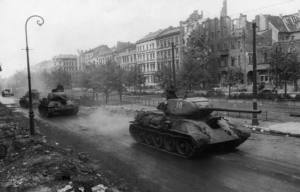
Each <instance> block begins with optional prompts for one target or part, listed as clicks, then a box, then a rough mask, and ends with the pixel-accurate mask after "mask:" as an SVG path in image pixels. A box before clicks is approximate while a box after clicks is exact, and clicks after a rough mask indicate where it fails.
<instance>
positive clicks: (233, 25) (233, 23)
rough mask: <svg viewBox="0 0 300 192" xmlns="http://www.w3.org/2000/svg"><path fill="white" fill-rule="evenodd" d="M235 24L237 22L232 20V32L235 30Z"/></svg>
mask: <svg viewBox="0 0 300 192" xmlns="http://www.w3.org/2000/svg"><path fill="white" fill-rule="evenodd" d="M236 23H237V20H233V22H232V30H236Z"/></svg>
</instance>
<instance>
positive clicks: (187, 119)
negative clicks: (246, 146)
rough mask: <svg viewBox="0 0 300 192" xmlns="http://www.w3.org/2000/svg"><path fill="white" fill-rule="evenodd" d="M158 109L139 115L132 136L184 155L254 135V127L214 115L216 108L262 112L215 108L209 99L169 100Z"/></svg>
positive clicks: (233, 144)
mask: <svg viewBox="0 0 300 192" xmlns="http://www.w3.org/2000/svg"><path fill="white" fill-rule="evenodd" d="M158 109H161V110H160V111H146V112H141V113H140V114H138V115H137V116H136V118H135V120H134V121H132V122H131V124H130V127H129V131H130V134H131V136H132V137H133V138H134V139H135V140H137V141H138V142H139V143H142V144H145V145H147V146H150V147H154V148H156V149H159V150H162V151H165V152H168V153H172V154H175V155H178V156H181V157H184V158H190V157H193V156H195V155H196V154H199V153H201V152H202V151H203V150H204V149H205V148H210V147H212V146H218V145H221V146H223V147H224V148H227V149H233V148H235V147H237V146H239V145H240V144H242V143H243V142H245V141H246V140H247V139H248V137H250V130H248V129H247V128H244V127H239V126H237V125H235V124H233V123H230V122H229V121H228V120H227V119H225V118H224V117H221V116H218V115H213V114H211V113H212V112H213V111H228V112H240V113H260V112H261V111H257V110H239V109H223V108H214V107H213V106H212V104H211V103H210V102H209V100H208V99H206V98H185V99H169V100H168V101H167V104H165V103H161V104H160V105H159V107H158Z"/></svg>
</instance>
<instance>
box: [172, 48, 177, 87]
mask: <svg viewBox="0 0 300 192" xmlns="http://www.w3.org/2000/svg"><path fill="white" fill-rule="evenodd" d="M172 67H173V80H174V87H175V88H176V87H177V86H176V76H175V58H174V42H172Z"/></svg>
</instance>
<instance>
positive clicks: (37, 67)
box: [30, 60, 54, 72]
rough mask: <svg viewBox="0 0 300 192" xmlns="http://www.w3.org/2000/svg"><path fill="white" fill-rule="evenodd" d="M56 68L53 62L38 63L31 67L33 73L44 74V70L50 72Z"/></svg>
mask: <svg viewBox="0 0 300 192" xmlns="http://www.w3.org/2000/svg"><path fill="white" fill-rule="evenodd" d="M53 67H54V62H53V61H51V60H50V61H43V62H40V63H37V64H35V65H33V66H30V71H32V72H42V71H44V70H46V71H49V70H50V69H52V68H53Z"/></svg>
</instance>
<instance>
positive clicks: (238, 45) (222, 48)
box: [211, 40, 242, 52]
mask: <svg viewBox="0 0 300 192" xmlns="http://www.w3.org/2000/svg"><path fill="white" fill-rule="evenodd" d="M236 48H237V49H241V48H242V41H241V40H238V41H237V43H235V42H233V41H232V42H230V49H231V50H234V49H236ZM225 50H229V46H228V43H227V42H224V43H222V44H219V43H218V44H217V51H225ZM211 51H212V52H214V51H215V49H214V45H211Z"/></svg>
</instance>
